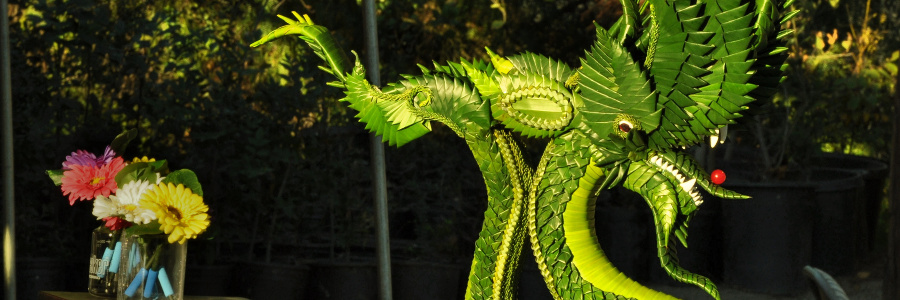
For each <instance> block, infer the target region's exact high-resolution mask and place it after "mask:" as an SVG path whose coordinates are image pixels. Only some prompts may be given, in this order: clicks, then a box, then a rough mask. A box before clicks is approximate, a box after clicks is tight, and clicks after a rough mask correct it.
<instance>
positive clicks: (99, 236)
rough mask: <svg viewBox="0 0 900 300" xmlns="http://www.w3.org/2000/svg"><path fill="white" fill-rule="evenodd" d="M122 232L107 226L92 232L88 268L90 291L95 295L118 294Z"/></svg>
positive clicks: (109, 295) (108, 295)
mask: <svg viewBox="0 0 900 300" xmlns="http://www.w3.org/2000/svg"><path fill="white" fill-rule="evenodd" d="M120 236H121V233H120V232H119V231H112V230H109V228H106V226H100V227H97V229H94V231H93V232H92V233H91V262H90V268H89V270H88V292H89V293H91V294H92V295H95V296H101V297H112V296H115V295H116V288H117V284H116V272H117V271H118V268H119V257H120V256H121V255H120V254H121V252H122V242H121V241H120V240H119V238H120Z"/></svg>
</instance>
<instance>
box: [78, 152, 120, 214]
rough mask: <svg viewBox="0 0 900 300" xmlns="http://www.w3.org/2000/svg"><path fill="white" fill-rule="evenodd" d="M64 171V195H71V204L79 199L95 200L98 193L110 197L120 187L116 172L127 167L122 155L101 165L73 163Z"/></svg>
mask: <svg viewBox="0 0 900 300" xmlns="http://www.w3.org/2000/svg"><path fill="white" fill-rule="evenodd" d="M71 167H72V169H71V170H68V171H65V172H63V178H62V192H63V196H69V205H75V201H78V200H93V199H94V198H96V197H97V195H103V196H104V197H109V195H110V194H112V193H113V192H115V190H116V189H117V188H118V185H116V174H118V173H119V171H121V170H122V168H124V167H125V161H124V160H123V159H122V158H121V157H116V158H113V159H112V160H111V161H110V162H109V164H106V165H103V166H99V167H89V166H79V165H73V166H71Z"/></svg>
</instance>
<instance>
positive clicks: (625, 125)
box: [619, 121, 632, 133]
mask: <svg viewBox="0 0 900 300" xmlns="http://www.w3.org/2000/svg"><path fill="white" fill-rule="evenodd" d="M631 127H632V126H631V122H628V121H620V122H619V130H621V131H622V132H625V133H628V132H629V131H631Z"/></svg>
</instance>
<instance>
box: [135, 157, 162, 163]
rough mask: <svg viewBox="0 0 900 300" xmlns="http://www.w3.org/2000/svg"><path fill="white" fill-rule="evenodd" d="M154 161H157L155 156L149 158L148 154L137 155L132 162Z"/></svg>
mask: <svg viewBox="0 0 900 300" xmlns="http://www.w3.org/2000/svg"><path fill="white" fill-rule="evenodd" d="M154 161H156V159H155V158H149V157H147V156H144V157H135V158H134V160H132V161H131V162H132V163H138V162H154Z"/></svg>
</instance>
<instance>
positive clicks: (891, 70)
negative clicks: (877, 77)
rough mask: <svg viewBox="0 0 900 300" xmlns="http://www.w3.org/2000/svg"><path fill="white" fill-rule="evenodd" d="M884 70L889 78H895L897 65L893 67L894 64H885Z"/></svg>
mask: <svg viewBox="0 0 900 300" xmlns="http://www.w3.org/2000/svg"><path fill="white" fill-rule="evenodd" d="M884 69H885V70H887V71H888V73H890V74H891V76H897V65H895V64H894V63H885V64H884Z"/></svg>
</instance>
